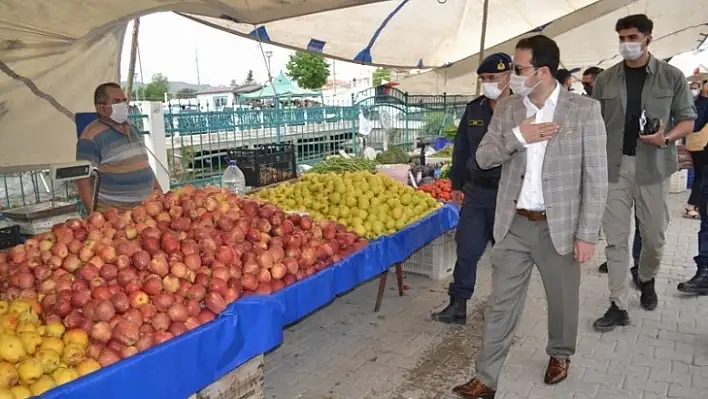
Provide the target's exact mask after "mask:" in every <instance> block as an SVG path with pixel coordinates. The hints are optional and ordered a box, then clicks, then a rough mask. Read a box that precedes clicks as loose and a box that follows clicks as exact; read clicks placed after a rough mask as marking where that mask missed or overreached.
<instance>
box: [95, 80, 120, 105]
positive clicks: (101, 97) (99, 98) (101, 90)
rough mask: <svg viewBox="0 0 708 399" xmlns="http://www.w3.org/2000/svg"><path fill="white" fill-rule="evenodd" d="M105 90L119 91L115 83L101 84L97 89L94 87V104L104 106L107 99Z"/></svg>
mask: <svg viewBox="0 0 708 399" xmlns="http://www.w3.org/2000/svg"><path fill="white" fill-rule="evenodd" d="M106 89H121V87H120V85H119V84H118V83H115V82H108V83H101V84H100V85H98V87H96V90H94V91H93V103H94V104H105V102H106V100H107V99H108V96H107V95H106Z"/></svg>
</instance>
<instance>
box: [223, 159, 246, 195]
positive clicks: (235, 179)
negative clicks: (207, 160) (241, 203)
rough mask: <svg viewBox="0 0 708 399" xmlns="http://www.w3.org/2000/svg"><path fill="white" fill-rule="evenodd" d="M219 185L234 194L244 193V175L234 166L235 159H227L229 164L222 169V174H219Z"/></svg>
mask: <svg viewBox="0 0 708 399" xmlns="http://www.w3.org/2000/svg"><path fill="white" fill-rule="evenodd" d="M221 186H222V187H224V188H228V189H229V190H231V191H233V192H234V193H236V194H245V193H246V177H245V176H244V175H243V172H241V169H239V168H238V166H236V161H234V160H230V161H229V166H228V167H227V168H226V170H225V171H224V174H223V175H221Z"/></svg>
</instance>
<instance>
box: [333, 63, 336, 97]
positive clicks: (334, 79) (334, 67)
mask: <svg viewBox="0 0 708 399" xmlns="http://www.w3.org/2000/svg"><path fill="white" fill-rule="evenodd" d="M336 63H337V61H336V60H334V59H333V60H332V87H333V88H334V96H335V97H337V67H336V66H335V64H336Z"/></svg>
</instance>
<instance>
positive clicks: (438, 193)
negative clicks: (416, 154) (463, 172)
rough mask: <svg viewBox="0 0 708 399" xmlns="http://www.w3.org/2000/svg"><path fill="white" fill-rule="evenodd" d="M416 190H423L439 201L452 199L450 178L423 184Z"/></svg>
mask: <svg viewBox="0 0 708 399" xmlns="http://www.w3.org/2000/svg"><path fill="white" fill-rule="evenodd" d="M418 190H420V191H424V192H426V193H428V194H430V195H432V196H433V198H435V199H439V200H441V201H452V182H451V181H450V179H440V180H436V181H435V183H428V184H423V185H421V186H420V187H418Z"/></svg>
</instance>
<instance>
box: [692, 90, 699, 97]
mask: <svg viewBox="0 0 708 399" xmlns="http://www.w3.org/2000/svg"><path fill="white" fill-rule="evenodd" d="M691 94H693V97H698V89H693V90H691Z"/></svg>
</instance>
